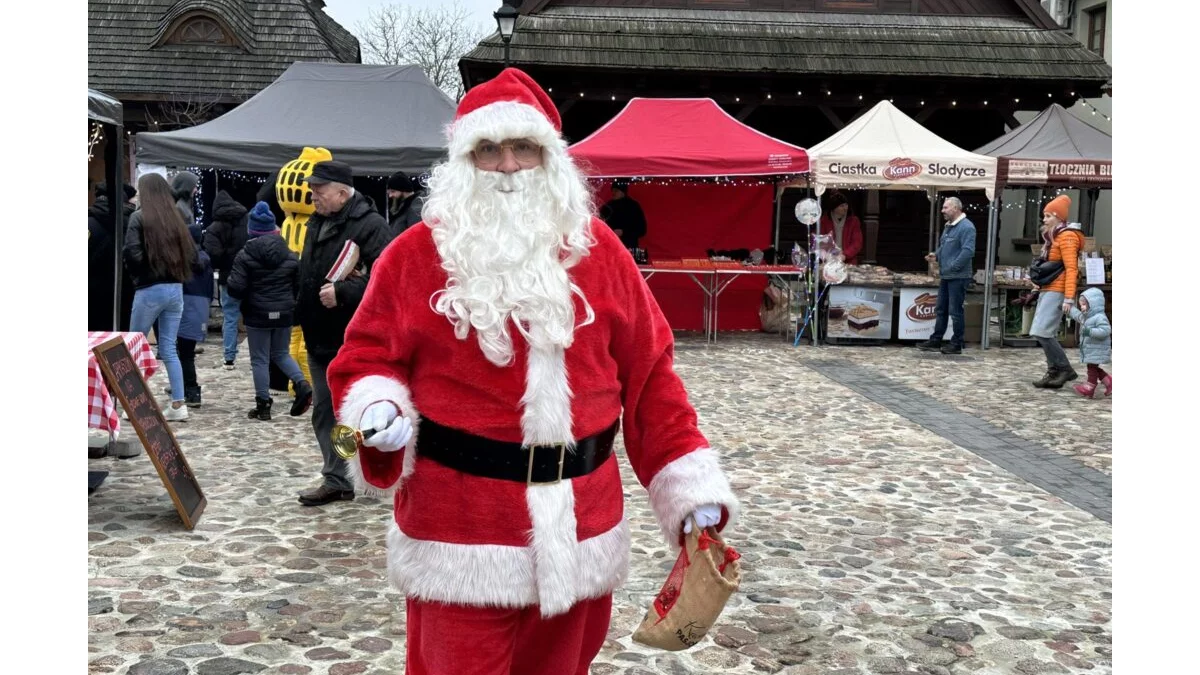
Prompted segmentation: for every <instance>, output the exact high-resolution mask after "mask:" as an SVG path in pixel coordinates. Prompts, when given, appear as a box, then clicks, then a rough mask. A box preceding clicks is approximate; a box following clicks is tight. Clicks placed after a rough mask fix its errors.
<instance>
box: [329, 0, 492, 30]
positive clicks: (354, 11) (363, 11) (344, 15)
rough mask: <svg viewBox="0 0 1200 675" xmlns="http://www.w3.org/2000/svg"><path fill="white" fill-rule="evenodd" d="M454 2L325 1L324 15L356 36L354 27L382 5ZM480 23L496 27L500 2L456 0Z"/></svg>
mask: <svg viewBox="0 0 1200 675" xmlns="http://www.w3.org/2000/svg"><path fill="white" fill-rule="evenodd" d="M454 2H455V0H394V2H387V1H386V0H325V13H326V14H328V15H329V16H332V17H333V18H334V19H335V20H336V21H337V22H338V23H340V24H342V27H343V28H345V29H346V30H348V31H350V32H351V33H356V34H357V29H356V26H357V25H358V23H359V22H360V21H365V20H366V18H367V14H368V13H369V12H370V10H372V9H374V8H376V7H380V6H382V5H389V4H390V5H407V6H410V7H439V6H441V5H449V4H453V3H454ZM457 2H458V4H460V5H462V6H463V7H465V8H466V9H467V11H469V12H470V13H471V15H472V16H473V17H474V18H475V19H476V20H477V21H478V22H480V23H482V24H484V25H485V26H487V27H488V28H492V29H494V28H495V27H496V20H495V19H493V18H492V12H495V11H496V10H497V9H500V5H501V4H502V3H501V0H457Z"/></svg>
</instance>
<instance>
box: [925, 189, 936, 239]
mask: <svg viewBox="0 0 1200 675" xmlns="http://www.w3.org/2000/svg"><path fill="white" fill-rule="evenodd" d="M937 193H938V191H937V188H934V189H933V191H932V192H926V193H925V194H927V195H929V250H928V251H927V252H928V253H933V252H934V251H935V250H936V249H935V248H934V244H936V243H937V239H935V238H934V236H933V231H934V228H935V227H936V223H937Z"/></svg>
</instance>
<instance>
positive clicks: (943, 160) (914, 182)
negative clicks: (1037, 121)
mask: <svg viewBox="0 0 1200 675" xmlns="http://www.w3.org/2000/svg"><path fill="white" fill-rule="evenodd" d="M808 158H809V176H808V180H809V182H810V184H811V185H812V186H813V188H814V189H815V191H816V193H817V194H818V195H819V194H821V193H823V192H824V191H825V189H826V188H828V187H846V188H875V189H880V190H900V189H910V190H911V189H924V190H926V191H927V192H928V193H929V197H930V200H931V202H936V195H937V192H938V190H983V191H984V193H985V194H987V198H988V202H989V204H990V208H989V209H988V231H989V232H994V231H995V228H996V219H997V215H998V208H999V207H998V204H997V203H996V188H997V181H996V179H997V164H998V162H997V159H996V158H995V157H989V156H987V155H980V154H976V153H974V152H970V151H968V150H964V149H962V148H960V147H958V146H957V145H954V144H953V143H951V142H949V141H947V140H945V139H943V138H942V137H940V136H938V135H937V134H935V133H933V132H932V131H930V130H928V129H926V128H925V127H923V126H921V125H920V124H919V123H918V122H917V121H916V120H914V119H913V118H911V117H909V116H908V115H905V114H904V113H903V112H901V111H900V110H899V109H898V108H897V107H896V106H894V105H892V104H891V102H889V101H880V102H879V103H877V104H875V107H873V108H871V109H870V110H869V111H867V112H866V113H865V114H864V115H862V116H861V117H859V118H858V119H856V120H854V121H853V122H851V123H850V124H848V125H846V127H845V128H843V129H842V130H841V131H839V132H837V133H836V134H834V135H832V136H830V137H829V138H827V139H825V140H824V141H821V142H820V143H817V144H816V145H814V146H812V147H810V148H809V149H808ZM936 217H937V210H936V203H932V204H931V205H930V212H929V248H930V250H933V246H934V235H933V232H934V222H935V220H936ZM994 239H995V238H994V237H988V240H987V259H988V260H991V259H992V257H993V255H994V253H995V251H994V250H993V248H994V246H995V241H994ZM988 282H989V283H987V284H985V287H986V290H985V293H986V294H990V292H991V284H990V277H989V278H988ZM988 297H990V295H989V296H988ZM982 347H983V348H984V349H987V347H988V344H987V333H986V332H985V333H984V337H983V345H982Z"/></svg>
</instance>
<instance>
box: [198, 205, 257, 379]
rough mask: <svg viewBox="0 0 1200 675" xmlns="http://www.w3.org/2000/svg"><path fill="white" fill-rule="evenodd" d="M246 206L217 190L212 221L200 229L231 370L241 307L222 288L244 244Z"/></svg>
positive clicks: (235, 358) (222, 340)
mask: <svg viewBox="0 0 1200 675" xmlns="http://www.w3.org/2000/svg"><path fill="white" fill-rule="evenodd" d="M246 213H247V212H246V207H244V206H242V205H241V204H239V203H237V201H235V200H234V198H233V197H231V196H229V193H228V192H226V191H224V190H220V191H219V192H217V198H216V199H214V200H213V220H212V224H211V225H209V226H208V229H207V230H205V231H204V250H205V252H207V253H208V257H209V258H211V259H212V264H213V268H214V269H216V270H217V285H218V286H219V287H220V289H221V316H222V318H223V319H224V321H223V323H222V325H221V342H222V346H223V348H224V350H225V368H226V369H232V368H233V364H234V362H235V361H236V360H237V346H238V342H237V339H238V319H239V318H240V317H241V310H240V309H238V308H239V303H238V301H237V300H236V299H234V298H232V297H230V296H229V289H228V288H227V287H226V286H227V282H228V280H229V270H230V269H231V268H232V267H233V259H234V257H236V256H237V254H238V251H241V250H242V247H243V246H245V245H246V239H247V234H246Z"/></svg>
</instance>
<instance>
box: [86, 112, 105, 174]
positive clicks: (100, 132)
mask: <svg viewBox="0 0 1200 675" xmlns="http://www.w3.org/2000/svg"><path fill="white" fill-rule="evenodd" d="M102 140H104V127H103V126H102V125H101V124H100V123H99V122H92V130H91V133H90V134H88V163H89V164H91V162H92V157H93V156H95V150H96V145H97V144H98V143H99V142H100V141H102Z"/></svg>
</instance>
